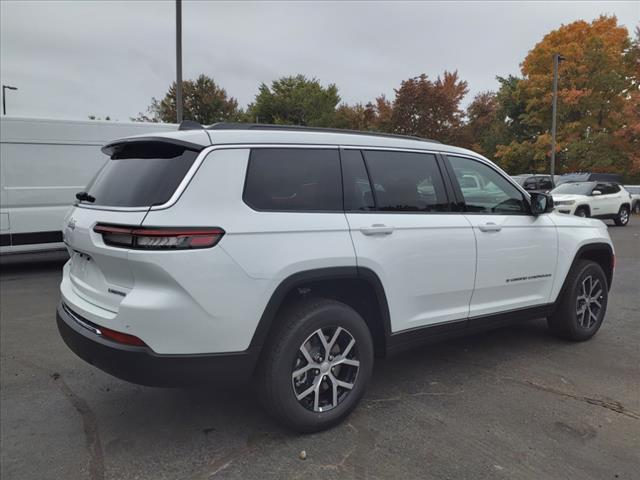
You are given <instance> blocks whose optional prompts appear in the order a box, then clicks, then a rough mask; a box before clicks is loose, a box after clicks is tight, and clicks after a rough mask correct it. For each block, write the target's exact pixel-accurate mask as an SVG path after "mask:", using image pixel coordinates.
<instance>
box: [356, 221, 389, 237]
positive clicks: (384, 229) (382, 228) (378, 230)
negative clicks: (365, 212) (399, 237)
mask: <svg viewBox="0 0 640 480" xmlns="http://www.w3.org/2000/svg"><path fill="white" fill-rule="evenodd" d="M360 231H361V232H362V233H363V234H364V235H389V234H391V233H393V227H388V226H386V225H382V224H380V223H376V224H374V225H371V226H370V227H362V228H361V229H360Z"/></svg>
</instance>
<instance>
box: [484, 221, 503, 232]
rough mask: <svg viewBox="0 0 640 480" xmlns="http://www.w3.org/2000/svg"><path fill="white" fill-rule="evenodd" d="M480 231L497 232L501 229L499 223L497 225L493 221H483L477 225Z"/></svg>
mask: <svg viewBox="0 0 640 480" xmlns="http://www.w3.org/2000/svg"><path fill="white" fill-rule="evenodd" d="M478 228H479V229H480V231H481V232H499V231H500V230H502V227H501V226H500V225H497V224H495V223H493V222H489V223H485V224H484V225H480V226H479V227H478Z"/></svg>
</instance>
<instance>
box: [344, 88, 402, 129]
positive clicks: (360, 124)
mask: <svg viewBox="0 0 640 480" xmlns="http://www.w3.org/2000/svg"><path fill="white" fill-rule="evenodd" d="M392 108H393V106H392V105H391V102H390V101H389V100H387V98H386V97H385V96H384V95H380V96H379V97H377V98H376V99H375V103H374V102H369V103H367V104H366V105H363V104H362V103H356V104H355V105H347V104H342V105H340V106H339V107H338V109H337V110H336V116H335V120H334V125H333V126H334V127H336V128H345V129H348V130H361V131H375V132H391V131H392V130H393V126H392V123H391V114H392Z"/></svg>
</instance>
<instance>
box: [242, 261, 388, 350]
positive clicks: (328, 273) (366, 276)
mask: <svg viewBox="0 0 640 480" xmlns="http://www.w3.org/2000/svg"><path fill="white" fill-rule="evenodd" d="M343 279H358V280H364V281H365V282H367V283H369V285H370V286H371V287H372V288H373V291H374V292H375V295H376V299H377V302H378V305H377V306H378V308H379V310H380V316H381V318H382V324H383V328H384V335H385V341H386V339H388V338H389V336H390V335H391V318H390V314H389V305H388V303H387V296H386V294H385V291H384V287H383V286H382V282H381V281H380V278H379V277H378V275H377V274H376V273H375V272H374V271H373V270H371V269H369V268H365V267H356V266H351V267H327V268H317V269H313V270H304V271H301V272H297V273H294V274H292V275H290V276H289V277H287V278H285V279H284V280H282V281H281V282H280V284H279V285H278V286H277V287H276V289H275V290H274V291H273V293H272V294H271V298H270V299H269V301H268V302H267V305H266V307H265V309H264V311H263V313H262V315H261V317H260V321H259V322H258V326H257V327H256V329H255V332H254V334H253V337H252V338H251V343H250V346H249V348H250V349H251V350H254V351H261V350H262V347H263V345H264V344H265V343H266V340H267V338H268V336H269V332H270V331H271V327H272V326H273V324H274V321H275V318H276V314H277V313H278V310H279V309H280V307H281V306H282V303H283V302H284V300H285V298H286V297H287V295H288V294H289V293H290V292H291V291H292V290H294V289H296V288H298V287H301V286H303V285H305V284H307V283H310V282H316V281H327V280H343Z"/></svg>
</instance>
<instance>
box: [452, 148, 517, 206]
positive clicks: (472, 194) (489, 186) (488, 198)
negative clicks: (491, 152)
mask: <svg viewBox="0 0 640 480" xmlns="http://www.w3.org/2000/svg"><path fill="white" fill-rule="evenodd" d="M447 158H448V159H449V162H451V166H452V167H453V172H454V174H455V177H456V179H457V180H458V184H459V185H460V189H461V190H462V196H463V197H464V201H465V206H466V211H467V212H477V213H485V214H503V215H504V214H519V213H528V209H527V206H526V203H525V201H524V197H523V195H522V193H521V192H520V190H518V189H517V188H516V187H515V186H513V185H512V184H511V183H510V182H509V181H508V180H507V179H506V178H504V177H503V176H502V175H500V174H499V173H498V172H496V171H495V170H494V169H493V168H491V167H489V166H488V165H485V164H484V163H481V162H478V161H476V160H471V159H469V158H464V157H455V156H451V155H450V156H447ZM468 176H471V177H474V178H475V179H476V180H477V183H478V187H466V186H465V185H467V184H468V182H467V181H465V180H463V178H464V177H468Z"/></svg>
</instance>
